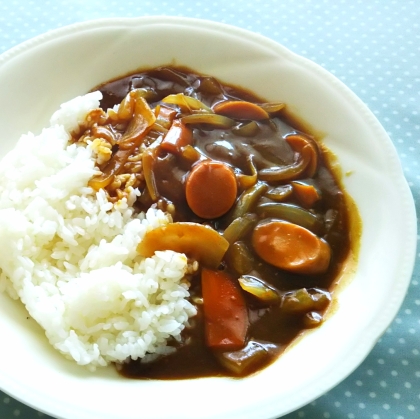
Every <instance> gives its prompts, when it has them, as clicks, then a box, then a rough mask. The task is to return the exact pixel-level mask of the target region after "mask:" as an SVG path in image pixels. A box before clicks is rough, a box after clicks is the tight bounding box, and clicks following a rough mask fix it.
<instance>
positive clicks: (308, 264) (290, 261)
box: [252, 220, 331, 274]
mask: <svg viewBox="0 0 420 419" xmlns="http://www.w3.org/2000/svg"><path fill="white" fill-rule="evenodd" d="M252 244H253V246H254V249H255V251H256V252H257V254H258V256H260V257H261V259H263V260H265V261H266V262H268V263H270V264H271V265H274V266H276V267H277V268H280V269H284V270H286V271H290V272H295V273H299V274H319V273H323V272H325V271H326V270H327V269H328V265H329V263H330V258H331V249H330V246H329V245H328V243H327V242H326V241H324V240H322V239H320V238H319V237H318V236H317V235H315V234H314V233H312V232H311V231H309V230H307V229H306V228H304V227H301V226H299V225H297V224H292V223H289V222H287V221H280V220H273V221H269V222H265V223H261V224H259V225H257V227H255V229H254V232H253V236H252Z"/></svg>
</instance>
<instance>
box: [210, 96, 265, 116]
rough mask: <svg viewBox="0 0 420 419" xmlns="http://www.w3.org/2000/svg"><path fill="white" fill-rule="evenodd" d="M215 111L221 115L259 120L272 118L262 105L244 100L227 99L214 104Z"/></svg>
mask: <svg viewBox="0 0 420 419" xmlns="http://www.w3.org/2000/svg"><path fill="white" fill-rule="evenodd" d="M213 111H214V112H215V113H217V114H219V115H224V116H228V117H229V118H236V119H252V120H254V121H259V120H262V119H268V118H270V115H269V114H268V113H267V112H266V111H265V110H264V109H263V108H261V107H260V106H258V105H257V104H255V103H252V102H246V101H242V100H225V101H223V102H219V103H217V104H216V105H214V106H213Z"/></svg>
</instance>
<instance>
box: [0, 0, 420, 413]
mask: <svg viewBox="0 0 420 419" xmlns="http://www.w3.org/2000/svg"><path fill="white" fill-rule="evenodd" d="M144 15H173V16H188V17H195V18H205V19H210V20H214V21H219V22H223V23H229V24H232V25H235V26H239V27H242V28H245V29H249V30H252V31H255V32H259V33H261V34H263V35H265V36H267V37H269V38H272V39H274V40H276V41H278V42H279V43H281V44H283V45H285V46H286V47H288V48H290V49H291V50H293V51H294V52H296V53H298V54H300V55H303V56H305V57H307V58H309V59H311V60H313V61H315V62H316V63H318V64H320V65H322V66H323V67H325V68H326V69H327V70H329V71H330V72H332V73H333V74H335V75H336V76H337V77H338V78H339V79H341V80H342V81H343V82H344V83H345V84H347V85H348V86H349V87H350V88H351V89H352V90H353V91H354V92H355V93H356V94H357V95H358V96H359V97H360V98H361V99H362V100H363V101H364V102H365V103H367V105H368V106H369V107H370V109H371V110H372V111H373V112H374V113H375V115H376V116H377V118H378V119H379V121H380V122H381V123H382V124H383V126H384V127H385V129H386V130H387V132H388V134H389V135H390V137H391V139H392V141H393V142H394V144H395V147H396V148H397V151H398V154H399V157H400V159H401V161H402V164H403V168H404V172H405V175H406V178H407V180H408V182H409V185H410V187H411V189H412V192H413V195H414V197H415V200H416V205H417V210H418V211H419V210H420V208H419V206H420V170H419V161H420V69H419V65H420V60H419V57H420V26H419V25H420V2H419V1H418V0H353V1H348V0H318V1H316V2H312V1H310V0H301V1H299V2H298V1H296V0H282V1H279V0H268V1H262V0H253V1H242V0H230V1H229V2H227V1H225V0H217V1H211V2H207V1H197V0H193V1H187V0H185V1H180V0H171V1H162V0H154V1H141V2H135V1H126V2H121V1H106V2H103V1H96V0H91V1H89V2H87V1H72V2H69V1H65V0H57V1H35V0H31V1H30V0H19V1H17V0H14V1H10V0H9V1H8V2H5V1H2V2H0V52H3V51H6V50H7V49H9V48H11V47H13V46H15V45H17V44H19V43H21V42H22V41H24V40H26V39H29V38H31V37H33V36H35V35H37V34H40V33H43V32H46V31H47V30H50V29H54V28H57V27H60V26H64V25H67V24H70V23H74V22H78V21H83V20H88V19H94V18H103V17H118V16H119V17H135V16H144ZM419 237H420V236H419ZM416 262H417V264H416V268H415V272H414V275H413V277H412V280H411V284H410V289H409V292H408V295H407V297H406V299H405V302H404V304H403V306H402V308H401V310H400V311H399V313H398V316H397V317H396V319H395V320H394V322H393V323H392V324H391V326H390V327H389V328H388V329H387V331H386V333H385V334H384V335H383V337H382V338H381V339H380V340H379V342H378V343H377V345H376V346H375V348H374V349H373V351H372V352H371V354H370V355H369V356H368V358H367V359H366V360H365V361H364V362H363V364H362V365H361V366H360V367H359V368H358V369H357V370H356V371H355V372H353V373H352V374H351V375H350V376H349V377H348V378H347V379H346V380H345V381H343V382H342V383H341V384H340V385H338V386H337V387H335V388H334V389H332V390H331V391H329V392H328V393H327V394H325V395H324V396H322V397H320V398H319V399H317V400H315V401H313V402H312V403H310V404H309V405H307V406H304V407H302V408H300V409H298V410H297V411H295V412H293V413H290V414H288V415H286V416H285V418H286V419H298V418H305V419H321V418H335V419H337V418H340V419H345V418H346V419H359V418H371V419H418V418H419V417H420V344H419V342H420V320H419V312H420V285H419V277H420V263H419V262H420V253H418V254H417V260H416ZM0 417H1V418H2V419H12V418H19V417H21V418H25V419H35V418H40V417H43V418H48V416H47V415H44V414H42V413H40V412H36V411H35V410H33V409H31V408H29V407H27V406H25V405H23V404H21V403H19V402H17V401H15V400H14V399H12V398H11V397H9V396H7V395H6V394H4V393H2V392H0Z"/></svg>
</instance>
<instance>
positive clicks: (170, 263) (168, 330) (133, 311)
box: [0, 92, 196, 369]
mask: <svg viewBox="0 0 420 419" xmlns="http://www.w3.org/2000/svg"><path fill="white" fill-rule="evenodd" d="M100 99H101V94H100V93H99V92H94V93H90V94H88V95H85V96H82V97H78V98H76V99H73V100H72V101H70V102H68V103H66V104H64V105H62V106H61V108H60V110H58V111H57V112H56V113H55V114H54V115H53V116H52V118H51V126H50V127H48V128H45V129H44V130H43V131H42V133H41V134H40V135H34V134H31V133H29V134H27V135H23V136H22V137H21V138H20V140H19V141H18V143H17V145H16V147H15V148H14V150H13V151H11V152H10V153H9V154H7V155H6V156H5V157H4V158H3V159H2V161H1V162H0V232H1V233H0V234H1V241H0V269H1V274H0V291H6V292H8V293H9V295H10V296H12V297H13V298H20V299H21V301H22V302H23V303H24V304H25V306H26V308H27V310H28V312H29V314H30V315H31V316H32V317H33V318H34V319H35V320H36V321H37V322H38V323H39V324H40V325H41V326H42V327H43V328H44V329H45V333H46V336H47V338H48V339H49V341H50V343H51V344H52V345H53V346H54V347H55V348H56V349H57V350H59V351H60V352H61V353H62V354H64V355H65V356H66V357H68V358H70V359H73V360H75V361H76V362H77V363H78V364H80V365H87V366H88V367H89V368H90V369H94V368H95V367H97V366H106V365H107V364H109V363H110V362H114V361H116V362H121V361H124V360H126V359H127V358H128V357H131V358H133V359H137V358H143V357H144V356H145V355H146V354H159V353H165V352H168V351H169V350H170V347H169V346H167V341H168V339H169V338H171V337H173V338H175V339H179V338H180V333H181V331H182V330H183V329H184V327H185V326H186V325H187V323H188V318H189V317H191V316H193V315H195V314H196V311H195V308H194V307H193V306H192V305H191V304H190V303H189V302H188V301H187V297H188V296H189V292H188V284H187V283H186V281H185V280H184V279H183V277H184V274H185V271H186V267H187V259H186V257H185V256H184V255H182V254H178V253H175V252H172V251H162V252H156V254H155V256H153V257H152V258H147V259H142V258H141V257H140V256H138V255H137V253H136V247H137V244H138V243H139V241H140V240H141V239H142V237H143V236H144V234H145V232H146V231H148V230H150V229H153V228H156V227H158V226H160V225H164V224H166V223H168V222H170V221H169V220H168V218H167V216H166V215H165V214H164V213H163V212H161V211H159V210H155V209H149V210H148V211H147V213H146V214H143V213H142V214H138V215H135V214H134V213H133V210H132V208H131V205H132V204H133V201H134V199H135V197H136V196H137V195H138V194H139V192H138V191H136V190H133V191H132V194H131V196H129V198H128V201H131V202H127V199H123V200H121V201H119V202H118V203H116V204H115V205H114V204H112V203H109V202H108V201H107V199H106V196H105V193H104V192H103V191H102V190H101V191H99V192H97V193H95V192H94V191H93V190H92V189H91V188H90V187H87V183H88V180H89V179H90V178H91V177H92V176H93V175H94V174H95V172H96V169H95V159H94V153H93V151H92V150H91V149H90V148H89V147H85V146H80V145H77V144H70V145H69V139H70V132H72V131H74V130H77V128H78V125H79V124H80V123H82V122H83V120H84V118H85V116H86V114H87V112H88V111H89V110H91V109H92V108H96V107H98V106H99V100H100ZM147 356H148V357H150V355H147Z"/></svg>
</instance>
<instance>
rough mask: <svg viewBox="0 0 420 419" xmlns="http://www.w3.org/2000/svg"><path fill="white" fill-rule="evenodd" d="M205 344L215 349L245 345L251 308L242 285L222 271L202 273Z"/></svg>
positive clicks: (204, 271) (206, 270)
mask: <svg viewBox="0 0 420 419" xmlns="http://www.w3.org/2000/svg"><path fill="white" fill-rule="evenodd" d="M201 287H202V293H203V309H204V318H205V337H206V344H207V346H209V347H210V348H213V349H224V350H236V349H241V348H243V347H244V346H245V341H246V335H247V330H248V324H249V321H248V310H247V307H246V304H245V300H244V297H243V295H242V291H241V289H240V287H239V285H238V284H237V283H236V282H235V281H234V279H233V278H232V277H230V276H229V275H228V274H227V273H225V272H223V271H212V270H210V269H203V270H202V273H201Z"/></svg>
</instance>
